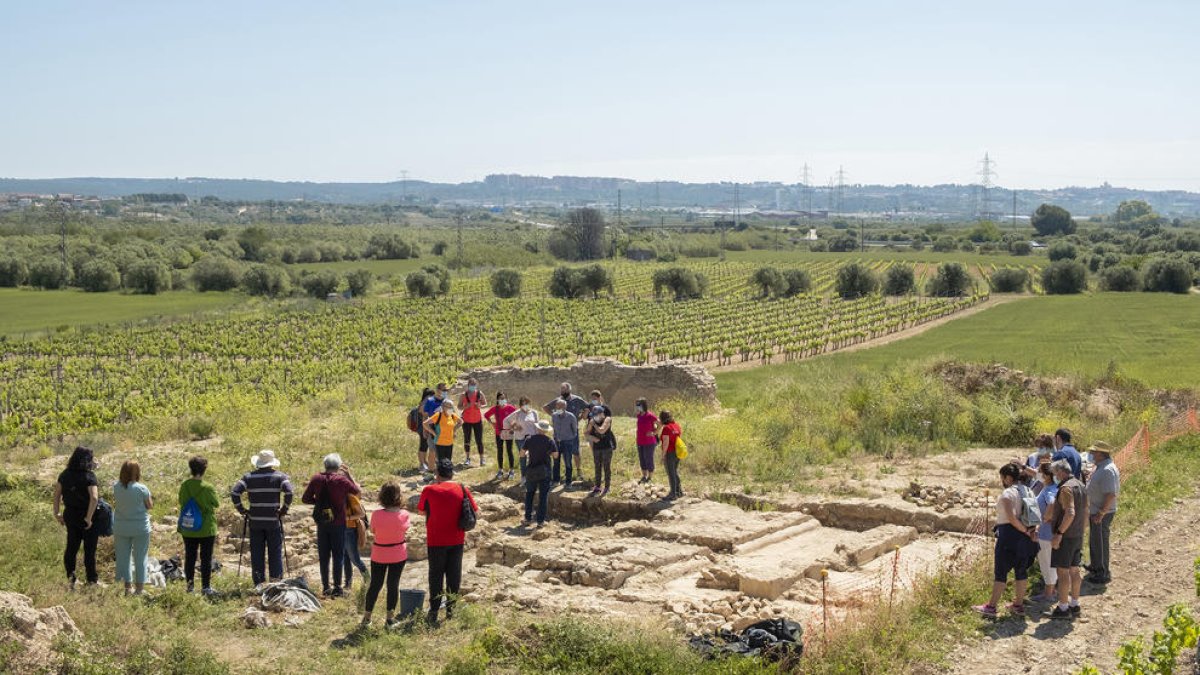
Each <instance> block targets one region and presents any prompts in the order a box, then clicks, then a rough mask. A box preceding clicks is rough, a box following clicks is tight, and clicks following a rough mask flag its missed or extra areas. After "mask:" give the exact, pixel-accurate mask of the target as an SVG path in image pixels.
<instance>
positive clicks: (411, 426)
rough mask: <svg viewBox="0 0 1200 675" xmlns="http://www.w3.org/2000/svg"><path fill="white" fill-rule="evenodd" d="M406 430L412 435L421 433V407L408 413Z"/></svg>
mask: <svg viewBox="0 0 1200 675" xmlns="http://www.w3.org/2000/svg"><path fill="white" fill-rule="evenodd" d="M408 430H409V431H411V432H413V433H414V434H419V433H421V406H417V407H415V408H413V409H412V410H409V411H408Z"/></svg>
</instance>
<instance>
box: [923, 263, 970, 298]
mask: <svg viewBox="0 0 1200 675" xmlns="http://www.w3.org/2000/svg"><path fill="white" fill-rule="evenodd" d="M973 285H974V282H972V280H971V275H970V274H968V273H967V268H965V267H963V266H962V263H956V262H950V263H942V264H941V265H938V271H937V275H936V276H934V277H933V279H930V280H929V288H928V289H927V291H926V292H928V293H929V295H935V296H938V297H943V298H950V297H959V296H963V295H966V294H967V292H968V291H969V290H971V286H973Z"/></svg>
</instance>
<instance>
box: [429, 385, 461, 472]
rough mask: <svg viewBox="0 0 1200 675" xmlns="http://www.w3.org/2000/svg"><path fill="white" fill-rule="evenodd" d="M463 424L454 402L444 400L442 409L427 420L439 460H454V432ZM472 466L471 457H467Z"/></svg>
mask: <svg viewBox="0 0 1200 675" xmlns="http://www.w3.org/2000/svg"><path fill="white" fill-rule="evenodd" d="M461 423H462V418H461V417H459V416H458V413H456V412H455V411H454V401H451V400H450V399H448V398H447V399H442V408H441V410H438V411H437V412H435V413H434V414H432V415H430V416H429V418H428V419H426V420H425V422H424V424H425V429H426V430H428V431H429V437H430V438H432V439H433V447H434V449H436V450H437V458H438V460H439V461H440V460H443V459H448V460H451V461H453V460H454V432H455V431H456V430H457V429H458V427H459V425H460V424H461ZM467 460H468V466H470V462H469V460H470V457H467Z"/></svg>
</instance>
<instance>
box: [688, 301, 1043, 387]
mask: <svg viewBox="0 0 1200 675" xmlns="http://www.w3.org/2000/svg"><path fill="white" fill-rule="evenodd" d="M1028 297H1031V296H1028V295H992V296H990V297H989V298H988V299H987V300H983V301H981V302H980V303H979V304H977V305H974V306H973V307H968V308H967V309H964V310H962V311H959V312H955V313H953V314H950V315H948V316H943V317H941V318H938V319H934V320H933V321H928V322H926V323H923V324H920V325H917V326H913V327H911V328H905V329H904V330H898V331H896V332H895V333H888V334H887V335H883V336H880V337H877V338H875V339H874V340H867V341H865V342H860V343H858V344H854V345H850V346H849V347H842V348H841V349H835V350H833V351H829V352H824V354H833V353H836V352H855V351H858V350H860V349H871V348H873V347H882V346H883V345H886V344H891V343H893V342H896V341H897V340H904V339H906V338H910V337H913V336H914V335H920V334H921V333H924V332H925V331H927V330H929V329H930V328H936V327H938V326H940V325H942V324H944V323H949V322H951V321H955V320H957V319H961V318H964V317H968V316H971V315H972V314H978V313H979V312H982V311H983V310H985V309H989V308H991V307H995V306H997V305H1003V304H1006V303H1009V302H1013V301H1015V300H1022V299H1024V298H1028ZM778 356H779V355H778V354H776V355H775V356H772V357H771V363H774V362H775V361H776V357H778ZM818 356H820V355H818ZM808 358H812V357H808ZM797 360H799V359H797ZM698 365H702V366H704V367H705V368H708V370H709V372H713V373H728V372H732V371H736V370H748V369H750V368H758V367H761V366H764V365H769V364H766V363H763V361H762V359H751V360H749V361H744V362H739V363H731V364H729V365H725V366H719V365H717V361H716V360H711V361H702V362H699V364H698Z"/></svg>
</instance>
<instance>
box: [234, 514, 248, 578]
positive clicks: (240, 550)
mask: <svg viewBox="0 0 1200 675" xmlns="http://www.w3.org/2000/svg"><path fill="white" fill-rule="evenodd" d="M249 528H250V516H249V515H244V516H242V543H241V545H240V546H239V547H238V571H237V576H238V578H239V579H241V578H242V556H243V555H245V553H246V531H247V530H248V529H249Z"/></svg>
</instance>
